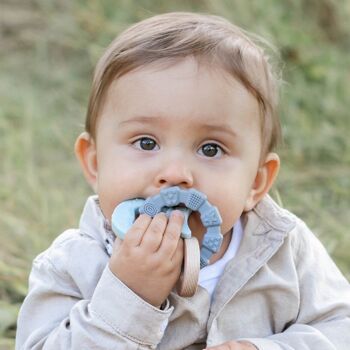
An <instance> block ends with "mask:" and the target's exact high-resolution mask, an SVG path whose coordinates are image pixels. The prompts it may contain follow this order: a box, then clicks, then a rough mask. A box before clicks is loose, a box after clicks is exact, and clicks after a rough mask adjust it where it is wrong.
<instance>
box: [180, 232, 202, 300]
mask: <svg viewBox="0 0 350 350" xmlns="http://www.w3.org/2000/svg"><path fill="white" fill-rule="evenodd" d="M199 270H200V250H199V244H198V240H197V238H196V237H191V238H186V239H184V262H183V271H182V272H181V275H180V278H179V280H178V281H177V284H176V290H177V292H178V294H179V295H180V296H182V297H191V296H193V295H194V294H195V293H196V291H197V285H198V278H199Z"/></svg>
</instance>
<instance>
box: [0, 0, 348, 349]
mask: <svg viewBox="0 0 350 350" xmlns="http://www.w3.org/2000/svg"><path fill="white" fill-rule="evenodd" d="M175 10H176V11H179V10H181V11H195V12H205V13H211V14H218V15H222V16H224V17H226V18H228V19H230V20H232V21H233V22H234V23H236V24H238V25H240V26H242V27H243V28H245V29H247V30H249V31H252V32H256V33H258V34H260V35H262V36H263V37H265V38H267V39H268V40H269V41H271V42H272V43H273V44H274V45H275V46H276V47H277V48H278V50H279V52H280V56H281V60H282V62H283V63H282V68H283V78H284V84H283V89H282V101H281V108H280V115H281V119H282V123H283V132H284V139H285V142H284V145H283V147H281V149H280V150H279V153H280V155H281V158H282V170H281V173H280V176H279V180H278V182H277V185H276V186H275V187H274V189H273V190H272V192H271V194H272V196H273V197H274V198H275V199H276V200H277V201H278V202H279V203H281V204H282V205H283V206H284V207H286V208H288V209H290V210H292V211H294V212H295V213H296V214H297V215H299V216H300V217H301V218H302V219H304V220H305V221H306V222H307V223H308V225H309V226H310V227H311V228H312V229H313V231H314V232H315V234H316V235H317V236H318V237H319V238H320V239H321V240H322V242H323V243H324V244H325V246H326V248H327V250H328V251H329V253H330V254H331V255H332V257H333V258H334V259H335V261H336V262H337V264H338V266H339V267H340V269H341V270H342V271H343V273H344V274H345V275H346V276H347V278H348V279H349V278H350V235H349V227H350V211H349V209H350V141H349V139H350V137H349V131H350V116H349V113H350V112H349V111H350V98H349V96H350V69H349V68H350V21H349V18H350V2H349V1H348V0H344V1H342V0H285V1H279V0H251V1H245V0H227V1H225V0H212V1H209V0H202V1H200V0H186V1H184V0H177V1H161V0H159V1H157V0H155V1H151V0H138V1H130V0H129V1H127V0H100V1H97V0H96V1H94V0H90V1H89V0H74V1H72V0H56V1H52V0H22V1H19V0H1V1H0V52H1V55H0V72H1V80H0V350H4V349H12V348H13V346H14V342H13V338H14V335H15V329H16V327H15V324H16V317H17V312H18V308H19V305H20V304H21V302H22V300H23V298H24V296H25V295H26V292H27V279H28V273H29V271H30V268H31V261H32V259H33V257H34V256H35V255H37V254H38V253H39V252H40V251H42V250H44V249H46V248H47V247H48V245H49V244H50V242H51V241H52V240H53V239H54V237H56V236H57V235H58V234H59V233H61V232H62V231H63V230H65V229H66V228H69V227H76V226H77V224H78V220H79V216H80V213H81V210H82V207H83V205H84V203H85V199H86V197H87V195H89V194H90V193H91V190H90V189H89V188H88V186H87V185H86V184H85V181H84V179H83V176H82V174H81V173H80V170H79V168H78V164H77V162H76V160H75V158H74V154H73V144H74V140H75V138H76V136H77V135H78V134H79V133H80V131H81V130H82V129H83V123H84V117H85V112H86V105H87V99H88V95H89V89H90V83H91V78H92V71H93V68H94V65H95V63H96V61H97V60H98V58H99V57H100V55H101V53H102V52H103V50H104V48H105V47H106V46H107V45H108V44H109V43H110V41H111V40H112V39H113V38H114V37H115V35H116V34H118V33H119V32H120V31H121V30H123V29H125V28H126V27H127V26H128V25H129V24H131V23H133V22H136V21H139V20H141V19H143V18H146V17H149V16H151V15H153V14H157V13H163V12H168V11H175ZM87 259H88V257H87Z"/></svg>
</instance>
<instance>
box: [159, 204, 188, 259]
mask: <svg viewBox="0 0 350 350" xmlns="http://www.w3.org/2000/svg"><path fill="white" fill-rule="evenodd" d="M183 221H184V215H183V213H182V212H181V211H180V210H174V211H173V212H172V213H171V214H170V217H169V222H168V225H167V227H166V229H165V233H164V236H163V240H162V244H161V246H160V248H159V253H160V254H162V255H164V256H166V257H170V258H172V257H173V255H174V254H175V252H176V250H177V246H178V242H179V240H180V235H181V229H182V225H183Z"/></svg>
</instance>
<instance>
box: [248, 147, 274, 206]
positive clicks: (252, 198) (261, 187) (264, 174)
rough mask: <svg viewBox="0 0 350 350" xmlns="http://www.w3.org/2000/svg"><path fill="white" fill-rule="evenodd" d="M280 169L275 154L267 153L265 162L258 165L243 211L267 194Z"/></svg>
mask: <svg viewBox="0 0 350 350" xmlns="http://www.w3.org/2000/svg"><path fill="white" fill-rule="evenodd" d="M279 169H280V159H279V157H278V155H277V154H276V153H269V154H268V155H267V156H266V158H265V161H264V162H263V163H262V164H261V165H260V167H259V169H258V171H257V174H256V177H255V181H254V184H253V187H252V189H251V191H250V194H249V196H248V198H247V201H246V204H245V206H244V211H249V210H251V209H253V208H254V207H255V205H256V204H257V203H258V202H259V201H260V200H261V199H262V198H263V197H264V195H265V194H266V193H268V192H269V190H270V188H271V187H272V185H273V184H274V182H275V180H276V177H277V174H278V171H279Z"/></svg>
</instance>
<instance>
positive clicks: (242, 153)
mask: <svg viewBox="0 0 350 350" xmlns="http://www.w3.org/2000/svg"><path fill="white" fill-rule="evenodd" d="M96 150H97V178H96V183H95V189H96V191H97V193H98V195H99V198H100V204H101V208H102V211H103V213H104V215H105V216H106V218H107V219H108V220H110V218H111V214H112V212H113V210H114V208H115V207H116V205H118V204H119V203H120V202H122V201H125V200H127V199H131V198H136V197H138V198H140V197H141V198H146V197H148V196H152V195H155V194H157V193H158V192H159V191H160V189H162V188H166V187H169V186H175V185H177V186H180V187H181V188H184V189H188V188H192V187H193V188H195V189H197V190H199V191H201V192H203V193H205V194H206V195H207V197H208V200H209V202H210V203H211V204H213V205H215V206H217V207H218V209H219V211H220V214H221V216H222V219H223V224H222V232H223V234H225V233H227V232H229V231H230V229H231V228H232V226H233V225H234V223H235V222H236V221H237V219H238V218H239V217H240V215H241V213H242V211H243V210H244V208H245V206H246V203H247V199H248V197H249V196H250V194H251V189H252V186H253V184H254V181H255V178H256V175H257V171H258V167H259V159H260V151H261V135H260V124H259V108H258V103H257V101H256V99H255V98H254V97H253V96H252V95H251V94H250V93H248V92H247V90H246V89H245V88H244V87H243V86H242V85H241V84H240V83H238V82H237V81H236V80H234V79H233V78H231V77H229V76H228V75H227V74H225V73H223V72H221V71H217V70H212V69H210V68H209V67H208V66H206V65H200V66H199V65H198V64H197V62H196V61H195V60H194V59H191V58H186V59H184V60H183V61H180V62H179V63H177V64H175V65H172V66H170V67H169V66H167V67H163V66H160V65H152V66H147V67H145V68H142V69H140V70H137V71H133V72H131V73H128V74H126V75H124V76H122V77H121V78H119V79H117V80H116V81H115V82H114V83H113V84H112V85H111V87H110V89H109V91H108V94H107V98H106V101H105V104H104V107H103V110H102V113H101V115H100V116H99V119H98V123H97V129H96ZM190 227H191V230H192V233H193V234H194V235H195V236H197V238H199V239H201V238H202V235H203V227H202V226H201V224H200V220H199V217H198V215H191V217H190Z"/></svg>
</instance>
